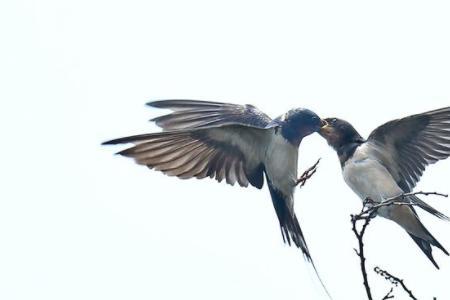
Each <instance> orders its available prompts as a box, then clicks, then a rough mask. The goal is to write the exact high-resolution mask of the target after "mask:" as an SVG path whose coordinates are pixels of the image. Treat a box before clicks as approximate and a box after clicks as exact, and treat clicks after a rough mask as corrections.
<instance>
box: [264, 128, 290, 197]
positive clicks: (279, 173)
mask: <svg viewBox="0 0 450 300" xmlns="http://www.w3.org/2000/svg"><path fill="white" fill-rule="evenodd" d="M264 164H265V168H266V172H267V176H268V177H269V179H270V181H271V182H272V184H273V186H274V187H275V188H276V189H278V190H279V191H281V192H283V193H284V194H285V195H291V194H292V192H293V189H294V187H295V182H296V180H297V164H298V148H297V147H295V146H293V145H292V144H291V143H289V142H288V141H287V140H286V139H284V138H283V137H282V136H281V135H280V134H274V135H273V138H272V140H271V142H270V143H269V145H268V147H267V150H266V153H265V163H264Z"/></svg>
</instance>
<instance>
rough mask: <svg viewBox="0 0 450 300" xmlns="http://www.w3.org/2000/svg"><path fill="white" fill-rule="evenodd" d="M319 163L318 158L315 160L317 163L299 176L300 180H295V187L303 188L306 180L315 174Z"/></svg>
mask: <svg viewBox="0 0 450 300" xmlns="http://www.w3.org/2000/svg"><path fill="white" fill-rule="evenodd" d="M319 162H320V158H319V159H318V160H317V162H316V163H315V164H314V165H313V166H311V167H310V168H308V169H306V171H305V172H303V174H302V176H300V178H299V179H297V182H296V183H295V185H296V186H297V185H299V184H300V187H302V186H304V185H305V183H306V180H308V179H309V178H311V177H312V176H313V175H314V173H316V172H317V166H318V165H319Z"/></svg>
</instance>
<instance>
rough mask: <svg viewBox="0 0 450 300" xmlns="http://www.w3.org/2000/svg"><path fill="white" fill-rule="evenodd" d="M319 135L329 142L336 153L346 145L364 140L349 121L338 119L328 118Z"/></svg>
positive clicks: (324, 121)
mask: <svg viewBox="0 0 450 300" xmlns="http://www.w3.org/2000/svg"><path fill="white" fill-rule="evenodd" d="M323 123H324V124H323V126H322V127H321V128H320V130H319V134H320V135H321V136H322V137H323V138H325V140H327V142H328V144H329V145H330V146H331V147H333V148H334V149H335V150H336V151H338V150H339V149H340V148H342V147H343V146H345V145H348V144H352V143H360V142H363V141H364V140H363V138H362V137H361V135H359V133H358V132H357V131H356V129H355V128H354V127H353V126H352V125H351V124H350V123H349V122H347V121H345V120H342V119H337V118H326V119H324V120H323Z"/></svg>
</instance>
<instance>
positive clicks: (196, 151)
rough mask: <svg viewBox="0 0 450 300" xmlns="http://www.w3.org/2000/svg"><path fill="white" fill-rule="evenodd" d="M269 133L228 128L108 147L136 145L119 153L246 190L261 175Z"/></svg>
mask: <svg viewBox="0 0 450 300" xmlns="http://www.w3.org/2000/svg"><path fill="white" fill-rule="evenodd" d="M183 107H184V106H183ZM267 133H268V131H267V130H266V129H259V128H253V127H248V126H242V125H228V126H221V127H213V128H199V129H189V130H180V131H166V132H160V133H153V134H144V135H137V136H130V137H125V138H120V139H116V140H112V141H109V142H106V143H105V144H123V143H132V144H134V146H133V147H131V148H128V149H125V150H122V151H120V152H118V154H120V155H123V156H126V157H131V158H133V159H134V160H135V161H136V162H137V163H138V164H142V165H146V166H148V167H149V168H151V169H155V170H157V171H161V172H163V173H165V174H167V175H169V176H177V177H179V178H182V179H187V178H192V177H196V178H199V179H201V178H205V177H208V176H209V177H211V178H215V179H216V180H217V181H219V182H221V181H222V180H225V181H226V182H227V183H228V184H231V185H234V184H235V183H236V182H237V183H238V184H239V185H240V186H243V187H246V186H248V183H249V182H251V180H249V176H255V173H257V172H260V173H261V174H260V176H262V172H263V171H262V169H261V168H260V165H261V160H262V159H263V153H264V149H265V146H264V144H265V143H266V142H267V141H266V139H267V137H268V135H267ZM253 185H254V186H256V187H257V188H261V187H262V184H261V185H260V184H253Z"/></svg>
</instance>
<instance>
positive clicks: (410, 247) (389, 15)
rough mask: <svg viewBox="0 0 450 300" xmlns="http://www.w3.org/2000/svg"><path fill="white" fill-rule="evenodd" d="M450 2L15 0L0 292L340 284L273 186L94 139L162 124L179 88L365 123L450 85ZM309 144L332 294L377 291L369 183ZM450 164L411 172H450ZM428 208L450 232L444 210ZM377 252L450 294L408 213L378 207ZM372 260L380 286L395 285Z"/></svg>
mask: <svg viewBox="0 0 450 300" xmlns="http://www.w3.org/2000/svg"><path fill="white" fill-rule="evenodd" d="M449 15H450V4H449V3H448V2H447V1H420V2H419V1H376V2H373V1H372V2H368V1H309V2H308V3H305V2H300V1H276V2H275V1H273V2H268V1H231V0H229V1H222V2H220V3H219V2H213V1H197V0H196V1H173V0H169V1H123V2H118V1H99V0H90V1H82V0H81V1H72V2H69V1H48V0H43V1H30V0H14V1H8V0H7V1H2V2H1V3H0V36H1V41H0V43H1V45H0V64H1V69H0V82H1V86H2V87H1V88H0V99H1V101H2V110H1V113H2V116H1V118H0V128H1V129H0V130H1V132H0V133H1V136H2V140H3V144H2V145H3V147H2V155H1V158H0V159H1V161H0V165H1V173H0V174H1V177H2V179H1V181H2V188H1V192H0V193H1V194H0V199H1V200H0V298H1V299H46V300H48V299H326V298H325V297H324V295H323V292H322V290H321V288H320V286H319V284H318V283H317V281H316V279H315V276H314V273H313V272H312V270H311V268H310V267H308V265H307V264H306V263H305V262H304V261H303V259H302V255H301V253H300V251H299V250H297V249H294V248H289V247H286V246H284V245H283V243H282V239H281V235H280V231H279V228H278V221H277V219H276V216H275V213H274V210H273V207H272V203H271V201H270V196H269V193H268V191H267V190H266V187H265V188H264V189H263V190H261V191H259V190H256V189H250V188H249V189H242V188H238V187H231V186H227V185H225V184H224V183H222V184H218V183H216V182H215V181H212V180H203V181H199V180H189V181H181V180H178V179H176V178H172V177H166V176H164V175H162V174H159V173H157V172H154V171H149V170H147V169H146V168H145V167H140V166H137V165H135V164H134V163H133V162H132V161H131V160H128V159H125V158H121V157H117V156H113V153H114V152H115V151H117V150H119V149H120V148H111V147H109V148H107V147H101V146H100V143H101V142H102V141H105V140H107V139H110V138H116V137H120V136H124V135H130V134H137V133H146V132H152V131H155V130H157V128H156V127H155V126H154V125H152V124H150V123H148V122H147V120H148V119H149V118H151V117H153V116H156V115H157V114H158V113H159V112H158V111H157V110H152V109H150V108H146V107H145V106H144V103H145V102H147V101H149V100H155V99H165V98H191V99H204V100H216V101H228V102H234V103H242V104H244V103H251V104H254V105H256V106H257V107H259V108H260V109H261V110H263V111H265V112H267V113H268V114H269V115H271V116H273V117H275V116H277V115H279V114H282V113H284V112H285V111H287V110H288V109H290V108H293V107H308V108H310V109H312V110H314V111H316V112H317V113H318V114H319V115H320V116H323V117H330V116H337V117H342V118H345V119H347V120H348V121H350V122H352V123H353V124H354V125H355V126H356V127H357V129H359V130H360V132H361V134H363V135H364V136H367V135H368V134H369V133H370V131H371V130H372V129H374V128H375V127H376V126H378V125H380V124H382V123H383V122H385V121H388V120H391V119H393V118H398V117H402V116H406V115H409V114H413V113H419V112H423V111H426V110H430V109H435V108H440V107H443V106H448V105H450V84H449V82H450V55H449V53H450V39H449V36H450V35H449V31H450V18H449V17H448V16H449ZM300 151H301V157H300V166H299V170H300V172H302V171H303V169H305V168H307V167H309V166H310V165H311V164H312V163H314V162H315V160H316V159H317V158H318V157H322V158H323V159H322V162H321V164H320V168H319V171H318V173H317V174H316V175H315V176H314V177H313V179H312V180H310V181H309V182H308V184H307V185H306V186H305V187H304V188H303V189H302V190H300V191H297V194H296V212H297V214H298V216H299V219H300V220H301V225H302V228H303V231H304V234H305V236H306V239H307V242H308V244H309V247H310V250H311V253H312V255H313V257H314V259H315V261H316V266H317V268H318V270H319V272H320V274H321V276H322V278H323V280H324V282H325V283H326V285H327V286H328V288H329V290H330V292H331V293H332V295H333V296H334V297H335V299H363V298H364V290H363V286H362V284H361V282H362V280H361V278H360V271H359V262H358V259H357V257H356V256H355V254H354V252H353V247H355V246H356V240H355V238H354V237H353V234H352V232H351V230H350V222H349V215H350V214H351V213H354V212H357V211H359V209H360V207H361V203H360V200H359V199H358V198H357V196H356V195H354V194H353V193H352V192H351V191H350V189H349V188H348V187H347V186H346V185H345V183H344V182H343V180H342V177H341V174H340V169H339V163H338V160H337V157H336V155H335V153H334V152H333V151H332V150H331V149H330V148H329V147H328V146H327V145H326V144H325V142H324V141H323V140H322V139H321V138H320V137H319V136H318V135H314V136H311V137H309V138H307V139H306V140H304V143H303V144H302V145H301V149H300ZM449 172H450V160H447V161H444V162H440V163H438V164H437V165H435V166H432V167H430V168H428V169H427V171H426V173H425V175H424V177H423V179H422V181H421V182H420V184H419V186H418V189H417V190H427V191H440V192H447V193H448V192H450V186H449V179H448V174H449ZM429 203H431V204H432V205H434V206H435V207H437V208H439V209H441V210H442V211H443V212H444V213H447V214H450V203H449V200H448V199H440V198H438V199H435V198H430V199H429ZM423 221H424V223H425V224H426V226H427V227H428V229H429V230H430V231H431V232H432V233H433V234H434V235H435V237H436V238H437V239H438V240H439V241H440V242H441V243H442V244H443V245H444V246H445V247H447V249H449V250H450V234H449V232H450V226H449V224H448V223H445V222H443V221H439V220H437V219H433V218H432V217H430V216H427V215H423ZM366 252H367V256H368V267H369V268H370V269H371V268H373V267H374V266H375V265H379V266H381V267H382V268H387V269H388V270H389V271H391V272H392V273H393V274H395V275H398V276H400V277H402V278H404V279H405V281H406V283H407V284H408V286H409V287H411V288H412V289H413V290H414V292H415V293H416V295H417V297H419V298H421V299H422V298H423V299H431V298H432V296H436V297H438V299H448V298H449V297H450V286H449V284H448V282H449V281H448V280H449V278H450V258H449V257H447V256H445V255H443V254H441V253H440V252H439V251H434V253H435V258H436V260H437V262H438V263H439V264H440V266H441V270H440V271H437V270H435V269H434V267H433V266H432V264H431V263H430V262H429V261H428V259H427V258H426V257H425V256H424V255H423V254H422V253H421V252H420V250H419V249H418V247H417V246H416V245H415V244H414V242H413V241H412V240H411V239H410V238H409V237H408V235H407V234H406V233H405V232H404V231H403V230H402V229H400V228H399V227H397V226H396V225H395V224H394V223H391V222H389V221H386V220H384V219H377V220H375V221H374V222H373V224H372V225H371V226H370V228H369V229H368V232H367V237H366ZM369 276H370V278H369V279H370V281H371V283H372V286H373V288H374V291H375V294H376V298H378V299H379V298H381V297H382V296H383V295H384V293H385V292H387V291H388V290H389V285H388V283H387V282H386V281H384V280H383V279H381V278H380V277H378V276H377V275H375V274H374V273H373V272H372V271H371V270H369ZM397 294H398V293H397ZM402 296H403V298H399V299H404V298H405V297H404V295H403V294H402Z"/></svg>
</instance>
